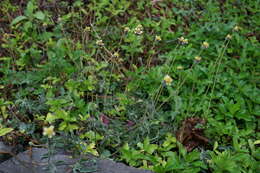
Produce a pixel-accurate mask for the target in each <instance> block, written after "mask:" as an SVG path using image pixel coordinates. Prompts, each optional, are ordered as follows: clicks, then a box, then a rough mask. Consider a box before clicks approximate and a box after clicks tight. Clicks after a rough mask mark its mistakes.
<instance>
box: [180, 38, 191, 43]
mask: <svg viewBox="0 0 260 173" xmlns="http://www.w3.org/2000/svg"><path fill="white" fill-rule="evenodd" d="M178 40H179V42H180V44H188V43H189V40H188V39H187V38H184V37H180V38H178Z"/></svg>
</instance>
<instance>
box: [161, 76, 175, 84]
mask: <svg viewBox="0 0 260 173" xmlns="http://www.w3.org/2000/svg"><path fill="white" fill-rule="evenodd" d="M163 80H164V82H165V83H166V85H170V84H171V83H172V81H173V79H172V78H171V76H169V75H166V76H164V78H163Z"/></svg>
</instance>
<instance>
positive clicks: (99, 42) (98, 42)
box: [96, 40, 104, 46]
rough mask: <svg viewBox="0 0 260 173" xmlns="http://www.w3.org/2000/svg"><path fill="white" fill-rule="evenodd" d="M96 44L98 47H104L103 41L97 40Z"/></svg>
mask: <svg viewBox="0 0 260 173" xmlns="http://www.w3.org/2000/svg"><path fill="white" fill-rule="evenodd" d="M96 44H97V45H99V46H104V43H103V40H97V41H96Z"/></svg>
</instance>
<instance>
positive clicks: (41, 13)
mask: <svg viewBox="0 0 260 173" xmlns="http://www.w3.org/2000/svg"><path fill="white" fill-rule="evenodd" d="M34 17H35V18H36V19H39V20H44V19H45V14H44V13H43V12H42V11H37V12H36V13H35V14H34Z"/></svg>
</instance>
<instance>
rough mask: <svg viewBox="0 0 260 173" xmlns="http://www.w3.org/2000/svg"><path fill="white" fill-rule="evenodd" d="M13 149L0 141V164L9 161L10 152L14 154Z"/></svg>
mask: <svg viewBox="0 0 260 173" xmlns="http://www.w3.org/2000/svg"><path fill="white" fill-rule="evenodd" d="M12 150H13V147H11V146H8V145H5V144H4V142H2V141H0V163H1V162H3V161H5V160H7V159H9V158H10V154H8V153H9V152H12Z"/></svg>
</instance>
